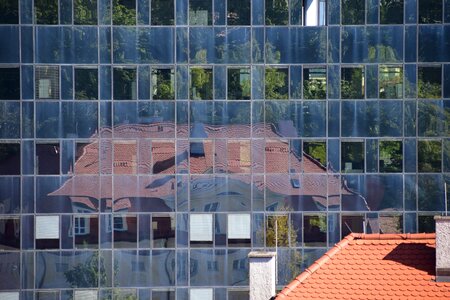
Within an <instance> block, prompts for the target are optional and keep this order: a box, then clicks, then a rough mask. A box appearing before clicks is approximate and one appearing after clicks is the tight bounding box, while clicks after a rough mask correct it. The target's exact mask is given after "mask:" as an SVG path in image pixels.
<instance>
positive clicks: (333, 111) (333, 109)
mask: <svg viewBox="0 0 450 300" xmlns="http://www.w3.org/2000/svg"><path fill="white" fill-rule="evenodd" d="M340 119H341V117H340V105H339V102H337V101H333V102H328V116H327V120H328V136H329V137H338V136H339V134H340V123H341V122H340Z"/></svg>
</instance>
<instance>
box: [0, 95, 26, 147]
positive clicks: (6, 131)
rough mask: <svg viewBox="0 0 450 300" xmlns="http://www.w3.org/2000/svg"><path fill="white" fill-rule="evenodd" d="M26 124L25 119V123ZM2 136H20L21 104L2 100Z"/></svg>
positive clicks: (0, 120) (0, 108)
mask: <svg viewBox="0 0 450 300" xmlns="http://www.w3.org/2000/svg"><path fill="white" fill-rule="evenodd" d="M23 124H24V125H25V120H24V123H23ZM0 138H4V139H8V138H9V139H11V138H12V139H14V138H16V139H18V138H20V104H19V103H18V102H6V101H5V102H3V101H1V102H0Z"/></svg>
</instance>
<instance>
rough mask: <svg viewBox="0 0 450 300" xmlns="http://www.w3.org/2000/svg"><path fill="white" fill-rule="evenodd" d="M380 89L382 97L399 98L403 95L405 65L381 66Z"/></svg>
mask: <svg viewBox="0 0 450 300" xmlns="http://www.w3.org/2000/svg"><path fill="white" fill-rule="evenodd" d="M378 84H379V91H380V98H382V99H398V98H402V97H403V67H401V66H380V68H379V81H378Z"/></svg>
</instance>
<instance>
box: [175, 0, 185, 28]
mask: <svg viewBox="0 0 450 300" xmlns="http://www.w3.org/2000/svg"><path fill="white" fill-rule="evenodd" d="M187 8H188V0H176V12H175V15H176V24H177V25H187Z"/></svg>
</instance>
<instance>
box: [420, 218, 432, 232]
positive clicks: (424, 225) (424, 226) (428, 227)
mask: <svg viewBox="0 0 450 300" xmlns="http://www.w3.org/2000/svg"><path fill="white" fill-rule="evenodd" d="M435 224H436V221H435V220H434V216H427V215H419V216H418V226H419V228H418V232H425V233H435V232H436V226H435Z"/></svg>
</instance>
